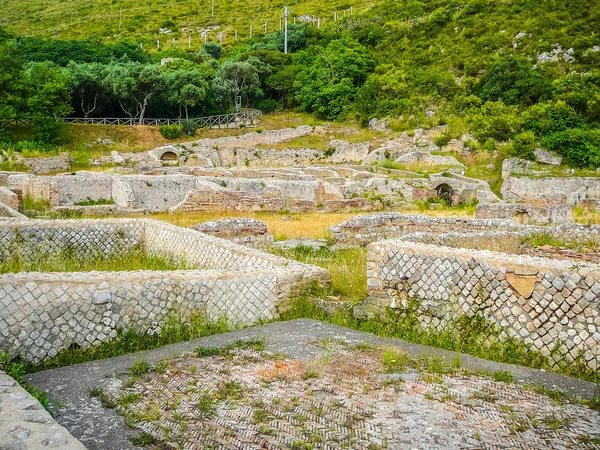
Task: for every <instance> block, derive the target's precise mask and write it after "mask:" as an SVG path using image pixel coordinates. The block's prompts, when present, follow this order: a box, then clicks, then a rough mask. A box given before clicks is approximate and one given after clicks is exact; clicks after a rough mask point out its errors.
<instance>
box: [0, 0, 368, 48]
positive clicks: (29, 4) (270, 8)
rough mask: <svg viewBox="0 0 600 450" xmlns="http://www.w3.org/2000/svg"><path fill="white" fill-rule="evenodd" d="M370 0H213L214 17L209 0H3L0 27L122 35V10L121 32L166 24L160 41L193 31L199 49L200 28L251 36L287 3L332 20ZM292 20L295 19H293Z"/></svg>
mask: <svg viewBox="0 0 600 450" xmlns="http://www.w3.org/2000/svg"><path fill="white" fill-rule="evenodd" d="M374 3H377V2H373V1H368V0H331V1H325V0H290V1H289V2H284V1H283V0H275V1H274V0H215V17H212V16H211V0H181V1H174V0H154V1H151V2H143V4H140V2H136V1H135V0H3V1H2V15H1V17H0V27H5V28H6V29H8V30H10V31H13V32H15V33H17V34H20V35H25V36H41V37H51V36H52V35H53V33H54V30H56V31H57V33H58V36H59V37H60V38H62V39H86V38H92V37H105V38H108V39H116V37H117V36H116V35H117V34H119V15H120V11H121V10H122V24H121V32H120V35H121V37H122V38H128V37H135V38H137V40H143V39H142V38H143V37H145V38H147V41H148V43H150V42H151V38H152V39H154V38H156V37H159V28H160V27H165V28H169V29H170V30H172V31H174V33H173V34H169V35H164V34H163V35H160V38H161V41H163V42H165V43H166V42H167V41H169V45H171V39H172V37H175V38H176V42H177V44H178V45H179V46H181V47H186V46H187V34H188V33H189V34H191V36H192V39H193V42H194V43H195V44H196V48H197V47H198V46H199V45H200V41H201V38H200V32H201V31H203V30H205V29H212V27H217V28H218V29H215V30H213V31H212V32H211V33H210V37H209V39H210V40H213V41H216V40H217V34H218V33H219V32H220V31H223V32H225V39H226V40H227V41H228V42H231V41H232V40H233V37H234V30H235V29H238V30H239V37H240V38H245V37H248V35H249V31H250V25H251V24H252V25H253V27H254V33H255V34H262V33H263V32H264V22H265V21H267V22H268V30H269V31H274V30H276V29H278V28H279V20H280V17H281V16H282V13H283V7H284V5H286V4H287V5H288V6H290V8H291V11H292V15H293V16H301V15H303V14H311V15H314V16H320V17H324V18H326V20H327V21H332V20H333V12H334V11H338V13H339V14H340V15H341V16H343V11H344V9H349V8H350V6H352V7H353V8H354V11H355V12H359V11H364V10H366V9H368V8H369V7H370V6H371V5H372V4H374ZM291 20H292V21H293V18H292V19H291Z"/></svg>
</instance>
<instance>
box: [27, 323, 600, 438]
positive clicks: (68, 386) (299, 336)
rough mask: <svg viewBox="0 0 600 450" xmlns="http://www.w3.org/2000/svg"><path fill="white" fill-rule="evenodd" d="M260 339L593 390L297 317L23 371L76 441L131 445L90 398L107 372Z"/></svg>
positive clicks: (292, 349)
mask: <svg viewBox="0 0 600 450" xmlns="http://www.w3.org/2000/svg"><path fill="white" fill-rule="evenodd" d="M240 339H243V340H249V339H260V340H264V342H265V349H266V351H268V352H273V353H276V352H280V353H282V354H284V355H287V356H288V357H289V358H291V359H296V360H307V359H311V358H318V357H322V356H324V355H325V354H327V350H326V349H324V348H323V347H319V346H315V345H310V343H312V342H315V341H323V340H325V339H330V340H340V341H343V342H346V343H348V344H353V345H358V344H363V343H368V344H370V345H376V346H390V345H393V346H398V347H399V348H401V349H402V350H404V351H406V352H407V353H409V354H410V355H413V356H415V357H418V356H421V355H423V356H432V357H440V358H442V359H443V360H445V361H447V362H452V361H454V360H455V358H456V357H457V356H458V357H459V358H460V360H461V364H462V366H463V367H464V368H466V369H468V370H471V371H473V372H476V371H479V370H487V371H489V372H490V373H493V372H498V371H506V372H510V373H511V374H512V375H513V378H514V380H515V382H516V383H518V384H526V385H541V386H545V387H547V388H549V389H553V388H555V387H559V388H560V389H561V390H563V391H565V392H568V393H572V394H574V395H577V396H582V397H585V398H592V397H593V396H594V395H595V393H596V386H595V385H594V384H593V383H589V382H586V381H582V380H578V379H574V378H570V377H566V376H563V375H558V374H554V373H549V372H545V371H543V370H534V369H527V368H524V367H519V366H514V365H510V364H501V363H496V362H491V361H485V360H482V359H479V358H474V357H472V356H469V355H463V354H457V353H455V352H451V351H447V350H442V349H437V348H433V347H427V346H423V345H418V344H411V343H407V342H404V341H402V340H399V339H383V338H378V337H376V336H374V335H372V334H370V333H363V332H358V331H354V330H351V329H348V328H343V327H338V326H335V325H330V324H325V323H322V322H318V321H314V320H309V319H300V320H294V321H290V322H279V323H272V324H269V325H264V326H260V327H254V328H248V329H244V330H239V331H234V332H231V333H225V334H220V335H215V336H209V337H205V338H201V339H197V340H195V341H190V342H184V343H180V344H174V345H169V346H166V347H162V348H159V349H156V350H150V351H147V352H141V353H138V354H130V355H124V356H119V357H116V358H110V359H106V360H101V361H94V362H89V363H84V364H78V365H75V366H70V367H63V368H60V369H54V370H47V371H44V372H38V373H34V374H31V375H28V376H27V377H26V378H27V381H29V382H30V383H31V384H33V385H34V386H35V387H37V388H38V389H40V390H43V391H48V393H49V396H50V398H51V399H52V400H55V401H56V400H60V401H62V402H64V407H62V408H61V409H60V410H59V411H58V414H57V420H58V422H59V423H60V424H61V425H63V426H65V427H66V428H67V429H68V430H69V431H70V432H71V433H72V434H73V435H74V436H75V437H77V438H78V439H80V440H81V442H83V443H84V444H85V445H86V446H87V447H88V448H89V449H90V450H100V449H102V450H104V449H107V448H110V449H111V450H121V449H134V448H136V447H135V446H133V445H132V444H131V443H130V441H129V440H128V436H130V435H131V433H132V431H131V430H130V429H129V428H127V427H126V426H125V425H124V423H123V420H122V418H121V417H120V416H119V415H118V414H117V413H116V412H115V411H114V410H110V409H105V408H103V407H102V406H101V404H100V401H99V400H98V399H96V398H90V394H89V393H90V390H91V389H94V388H98V387H100V386H102V385H104V383H106V380H107V378H106V376H111V377H112V376H114V375H115V374H119V373H126V372H127V369H128V368H130V367H131V366H132V365H133V363H134V362H135V361H136V359H138V360H139V359H142V360H145V361H148V362H149V363H150V364H156V363H157V362H159V361H160V360H162V359H164V358H170V357H177V356H181V355H182V354H185V353H188V352H192V351H193V350H194V349H195V348H197V347H199V346H203V347H226V346H228V345H231V344H232V343H234V342H235V341H237V340H240Z"/></svg>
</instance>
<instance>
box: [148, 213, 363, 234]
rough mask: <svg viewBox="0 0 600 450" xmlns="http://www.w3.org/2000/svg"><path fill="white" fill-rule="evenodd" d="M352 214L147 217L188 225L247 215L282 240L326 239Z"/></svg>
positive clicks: (199, 214) (158, 214)
mask: <svg viewBox="0 0 600 450" xmlns="http://www.w3.org/2000/svg"><path fill="white" fill-rule="evenodd" d="M355 215H357V213H356V212H354V213H351V212H349V213H306V214H297V215H296V214H294V215H281V214H277V213H263V212H256V213H253V212H240V211H210V212H177V213H173V214H169V213H157V214H152V215H151V216H150V217H151V218H152V219H156V220H162V221H164V222H169V223H172V224H174V225H178V226H181V227H191V226H193V225H196V224H197V223H201V222H207V221H210V220H219V219H225V218H230V217H251V218H254V219H259V220H262V221H263V222H265V223H266V224H267V228H268V229H269V234H271V235H272V236H273V237H274V238H275V239H276V240H285V239H297V238H312V239H327V238H328V237H330V236H329V233H328V231H327V228H328V227H330V226H332V225H336V224H338V223H340V222H342V221H344V220H346V219H349V218H350V217H353V216H355Z"/></svg>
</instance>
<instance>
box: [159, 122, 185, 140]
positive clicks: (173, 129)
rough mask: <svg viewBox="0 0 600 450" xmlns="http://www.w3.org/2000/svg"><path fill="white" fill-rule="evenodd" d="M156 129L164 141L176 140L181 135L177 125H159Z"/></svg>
mask: <svg viewBox="0 0 600 450" xmlns="http://www.w3.org/2000/svg"><path fill="white" fill-rule="evenodd" d="M158 129H159V130H160V134H162V135H163V136H164V137H165V138H166V139H176V138H177V137H178V136H179V134H180V133H181V127H180V126H179V125H161V126H160V127H158Z"/></svg>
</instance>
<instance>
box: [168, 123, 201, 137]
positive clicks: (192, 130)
mask: <svg viewBox="0 0 600 450" xmlns="http://www.w3.org/2000/svg"><path fill="white" fill-rule="evenodd" d="M197 129H198V122H196V121H195V120H182V121H181V131H182V132H183V134H185V135H187V136H193V135H194V134H196V130H197ZM163 135H164V133H163ZM165 137H166V136H165Z"/></svg>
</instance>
